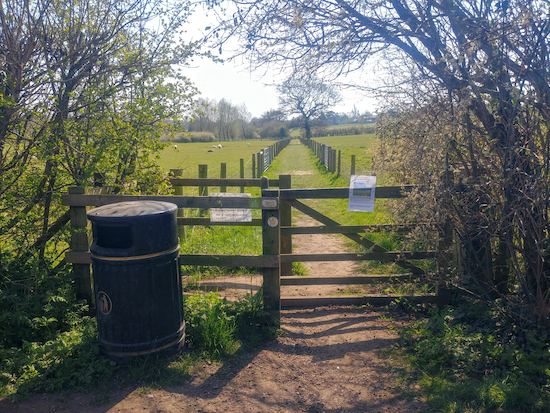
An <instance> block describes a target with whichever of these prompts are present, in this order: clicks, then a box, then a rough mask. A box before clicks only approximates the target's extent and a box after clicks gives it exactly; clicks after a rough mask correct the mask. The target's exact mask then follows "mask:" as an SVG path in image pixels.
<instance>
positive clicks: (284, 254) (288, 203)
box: [262, 186, 451, 312]
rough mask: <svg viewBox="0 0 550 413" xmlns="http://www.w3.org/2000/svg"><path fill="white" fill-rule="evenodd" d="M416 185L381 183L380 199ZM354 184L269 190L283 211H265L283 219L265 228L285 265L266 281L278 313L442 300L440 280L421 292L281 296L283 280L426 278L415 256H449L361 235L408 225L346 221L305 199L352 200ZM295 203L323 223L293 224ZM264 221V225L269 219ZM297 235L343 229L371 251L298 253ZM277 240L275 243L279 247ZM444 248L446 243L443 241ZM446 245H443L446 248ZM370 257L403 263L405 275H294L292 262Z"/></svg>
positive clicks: (350, 282) (300, 282)
mask: <svg viewBox="0 0 550 413" xmlns="http://www.w3.org/2000/svg"><path fill="white" fill-rule="evenodd" d="M412 189H413V187H412V186H405V187H377V188H376V198H377V199H378V198H394V199H397V198H404V197H406V196H407V193H409V192H411V191H412ZM348 196H349V188H327V189H281V190H264V191H263V192H262V197H263V198H269V197H273V198H275V197H278V198H279V201H280V202H279V205H280V208H279V210H278V211H264V215H266V216H265V219H266V222H269V221H268V220H269V219H270V217H273V218H276V219H281V225H280V227H279V228H278V229H279V231H275V228H271V229H266V230H267V231H271V232H270V234H269V236H268V237H266V239H267V240H271V241H268V244H269V245H270V246H271V247H270V246H268V249H267V250H265V246H264V253H266V254H270V255H274V254H277V253H278V254H279V262H280V267H279V268H278V269H271V270H270V275H268V276H266V278H265V280H264V300H265V304H266V307H269V308H270V309H271V310H272V311H274V312H277V311H278V310H279V309H280V308H291V307H315V306H322V305H364V304H389V303H390V302H391V301H394V300H396V299H398V298H402V297H405V296H406V297H407V298H408V299H410V300H411V301H416V302H438V301H440V300H441V299H442V295H443V294H442V293H443V290H442V289H441V288H439V286H438V285H436V287H435V290H434V291H435V292H434V293H432V294H422V295H404V294H394V295H360V296H357V295H347V296H346V295H341V296H325V297H320V296H318V295H316V296H310V297H307V296H306V297H299V298H288V297H284V296H283V297H281V292H280V287H281V286H284V285H310V286H311V285H313V286H314V285H327V284H335V285H360V284H373V283H379V282H388V281H392V282H396V281H403V282H410V281H411V280H413V279H415V280H416V279H422V278H424V279H426V278H427V277H428V275H427V274H426V271H425V270H423V269H422V268H420V267H418V266H417V265H415V264H414V263H412V262H410V261H411V260H426V259H431V260H434V259H439V260H440V261H441V260H442V259H445V257H443V256H442V255H441V254H440V253H438V252H437V251H388V250H387V249H385V248H383V247H381V246H379V245H376V244H375V243H373V242H372V241H370V240H369V239H367V238H365V237H363V236H362V235H361V234H364V233H365V232H379V231H387V230H395V229H396V228H398V229H399V230H406V229H407V228H406V226H403V225H401V226H392V225H358V226H344V225H340V224H339V223H338V222H336V221H334V220H333V219H331V218H329V217H327V216H326V215H324V214H322V213H320V212H319V211H316V210H315V209H313V208H311V207H309V206H307V205H306V204H304V203H303V202H302V200H305V199H348ZM291 208H294V209H296V210H298V211H300V212H302V213H304V214H306V215H308V216H310V217H312V218H313V219H315V220H317V221H318V222H320V223H321V224H323V225H321V226H314V227H293V226H291V225H290V215H291ZM264 226H265V224H264ZM297 234H342V235H344V236H346V237H347V238H349V239H351V240H353V241H355V242H357V243H358V244H359V245H361V246H363V247H365V248H367V250H368V251H369V252H366V253H348V254H308V255H297V254H293V253H292V236H293V235H297ZM442 235H443V236H442V237H441V240H442V241H441V242H442V243H448V242H450V241H451V240H450V237H448V236H445V235H444V234H442ZM275 245H276V246H275ZM440 246H441V247H444V245H440ZM444 249H445V248H441V250H444ZM365 260H380V261H389V262H394V263H396V264H397V265H398V266H399V267H401V268H403V269H405V270H406V271H407V273H405V274H397V275H396V274H394V275H359V276H353V277H338V276H315V275H313V276H293V275H292V263H293V262H308V261H365Z"/></svg>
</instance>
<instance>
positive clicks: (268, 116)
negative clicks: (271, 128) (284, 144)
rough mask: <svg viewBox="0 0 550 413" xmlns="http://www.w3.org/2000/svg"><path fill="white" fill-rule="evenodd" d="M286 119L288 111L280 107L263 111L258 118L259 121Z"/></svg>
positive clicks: (281, 120)
mask: <svg viewBox="0 0 550 413" xmlns="http://www.w3.org/2000/svg"><path fill="white" fill-rule="evenodd" d="M285 120H286V113H285V112H284V111H282V110H280V109H271V110H268V111H267V112H265V113H263V114H262V116H260V118H259V119H258V121H257V123H259V124H260V125H261V124H262V123H267V122H271V121H276V122H281V123H282V122H284V121H285Z"/></svg>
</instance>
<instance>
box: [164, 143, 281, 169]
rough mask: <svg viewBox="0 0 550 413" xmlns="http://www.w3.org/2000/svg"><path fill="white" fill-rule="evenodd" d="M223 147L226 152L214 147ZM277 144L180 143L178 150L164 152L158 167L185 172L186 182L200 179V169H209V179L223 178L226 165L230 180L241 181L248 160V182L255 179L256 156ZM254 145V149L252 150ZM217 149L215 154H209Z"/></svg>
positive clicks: (171, 149) (169, 148) (168, 148)
mask: <svg viewBox="0 0 550 413" xmlns="http://www.w3.org/2000/svg"><path fill="white" fill-rule="evenodd" d="M218 143H220V144H221V145H222V149H218V148H215V149H214V148H212V145H218ZM273 143H274V141H271V140H265V141H235V142H205V143H178V144H177V146H178V149H174V146H173V145H169V146H168V147H166V148H164V149H163V150H162V151H161V152H160V157H159V159H158V164H159V165H160V166H161V167H162V168H163V169H164V170H165V171H166V172H168V171H169V170H170V169H183V171H184V173H183V176H184V177H186V178H196V177H198V165H200V164H206V165H208V177H209V178H219V177H220V170H221V168H220V165H221V164H222V163H225V164H226V168H227V177H228V178H239V176H240V175H239V174H240V159H244V163H245V168H244V170H245V178H251V177H252V155H253V154H256V153H258V152H260V151H261V150H262V149H264V148H266V147H267V146H269V145H271V144H273ZM249 145H250V146H249ZM210 149H213V150H214V152H208V151H209V150H210Z"/></svg>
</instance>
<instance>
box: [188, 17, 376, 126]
mask: <svg viewBox="0 0 550 413" xmlns="http://www.w3.org/2000/svg"><path fill="white" fill-rule="evenodd" d="M199 11H200V13H197V12H195V14H194V15H193V16H192V17H191V18H190V20H189V27H188V29H187V33H188V38H187V40H191V39H193V40H195V39H199V38H201V30H204V28H205V27H207V26H208V25H209V24H210V23H209V20H210V21H212V20H213V18H212V17H210V18H209V17H208V16H206V14H205V13H204V12H202V10H201V9H199ZM212 25H213V24H212ZM215 54H217V53H215ZM224 54H225V53H224ZM227 54H228V55H229V53H227ZM222 57H223V55H222ZM182 73H183V74H184V75H185V76H187V77H188V78H189V79H190V80H191V81H192V82H193V83H194V84H195V86H196V87H197V88H198V89H199V91H200V92H201V97H203V98H207V99H215V100H217V101H219V100H221V99H222V98H223V99H226V100H228V101H231V103H233V104H234V105H240V104H242V103H244V104H245V105H246V107H247V109H248V111H249V112H250V113H251V114H252V116H253V117H259V116H261V115H262V114H263V113H265V112H267V111H268V110H270V109H276V108H277V106H278V102H277V91H276V84H275V83H277V82H280V81H281V76H280V75H278V74H277V73H276V72H274V71H267V73H264V71H262V72H258V71H256V72H250V71H249V70H247V67H246V64H245V62H243V61H241V62H224V63H215V62H213V61H211V60H210V59H202V58H196V59H195V60H194V61H193V62H192V63H191V64H190V66H189V67H187V68H183V69H182ZM283 79H284V78H283ZM340 92H341V94H342V97H343V100H342V103H340V104H339V105H338V106H335V107H334V108H333V110H334V111H335V112H343V113H349V112H351V110H352V109H353V107H354V105H355V107H356V108H357V109H358V110H359V112H364V111H365V110H368V111H370V112H376V101H375V100H374V99H372V98H367V97H365V95H364V93H363V94H361V93H359V92H357V91H352V90H341V91H340Z"/></svg>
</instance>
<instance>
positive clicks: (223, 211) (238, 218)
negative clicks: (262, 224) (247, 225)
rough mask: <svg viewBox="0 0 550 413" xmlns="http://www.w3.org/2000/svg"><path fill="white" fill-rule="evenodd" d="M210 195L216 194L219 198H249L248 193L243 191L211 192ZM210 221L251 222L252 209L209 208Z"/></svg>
mask: <svg viewBox="0 0 550 413" xmlns="http://www.w3.org/2000/svg"><path fill="white" fill-rule="evenodd" d="M211 196H217V197H220V198H224V197H225V198H229V197H233V198H250V197H251V195H250V194H246V193H245V194H243V193H232V192H222V193H217V194H216V193H212V194H211ZM210 221H211V222H251V221H252V210H251V209H244V208H243V209H241V208H210Z"/></svg>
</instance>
